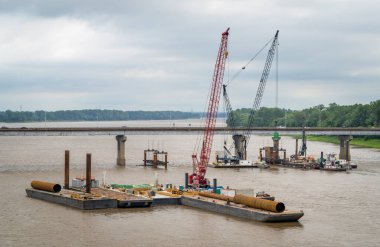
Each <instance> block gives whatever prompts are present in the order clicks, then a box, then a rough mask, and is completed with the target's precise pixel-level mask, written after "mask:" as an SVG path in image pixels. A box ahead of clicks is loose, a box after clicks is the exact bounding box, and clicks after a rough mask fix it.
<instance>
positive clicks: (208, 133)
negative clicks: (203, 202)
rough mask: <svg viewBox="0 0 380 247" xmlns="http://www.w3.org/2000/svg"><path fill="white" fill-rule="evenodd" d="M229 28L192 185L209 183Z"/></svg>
mask: <svg viewBox="0 0 380 247" xmlns="http://www.w3.org/2000/svg"><path fill="white" fill-rule="evenodd" d="M229 30H230V28H227V30H226V31H225V32H223V33H222V40H221V42H220V47H219V52H218V56H217V58H216V63H215V69H214V76H213V80H212V84H211V91H210V99H209V103H208V110H207V116H206V126H205V129H204V132H203V142H202V151H201V156H200V160H198V157H197V154H196V153H195V152H194V153H193V155H192V159H193V171H194V173H193V174H192V175H190V176H189V184H190V185H191V186H192V187H205V186H207V185H208V182H207V179H206V178H205V175H206V169H207V163H208V162H209V160H210V153H211V147H212V140H213V138H214V130H215V123H216V115H217V112H218V106H219V99H220V91H221V88H222V83H223V76H224V68H225V64H226V59H227V56H228V51H227V41H228V34H229V33H228V32H229Z"/></svg>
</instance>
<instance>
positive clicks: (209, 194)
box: [198, 192, 233, 201]
mask: <svg viewBox="0 0 380 247" xmlns="http://www.w3.org/2000/svg"><path fill="white" fill-rule="evenodd" d="M198 195H200V196H204V197H210V198H215V199H219V200H223V201H228V200H229V201H232V199H233V198H232V197H230V196H226V195H220V194H215V193H211V192H199V194H198Z"/></svg>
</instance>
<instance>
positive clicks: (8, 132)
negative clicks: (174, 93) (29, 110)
mask: <svg viewBox="0 0 380 247" xmlns="http://www.w3.org/2000/svg"><path fill="white" fill-rule="evenodd" d="M248 130H250V131H251V133H252V134H256V135H271V134H273V132H274V131H277V132H279V133H280V134H281V135H299V134H301V133H302V128H301V127H286V128H282V127H281V128H275V127H255V128H251V129H248V128H237V129H234V131H235V133H237V134H244V132H246V131H248ZM202 131H203V127H72V128H67V127H57V128H52V127H48V128H43V127H39V128H26V127H21V128H7V127H2V128H0V136H93V135H114V136H116V135H168V134H172V135H176V134H179V135H197V134H199V133H202ZM305 131H306V133H307V134H308V135H332V136H380V128H314V127H313V128H308V127H306V128H305ZM231 132H232V129H231V128H228V127H216V128H215V134H226V133H231Z"/></svg>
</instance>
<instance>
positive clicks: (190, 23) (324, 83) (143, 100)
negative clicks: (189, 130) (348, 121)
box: [0, 0, 380, 111]
mask: <svg viewBox="0 0 380 247" xmlns="http://www.w3.org/2000/svg"><path fill="white" fill-rule="evenodd" d="M379 9H380V2H379V1H376V0H373V1H370V0H360V1H359V0H352V1H349V0H347V1H345V0H326V1H325V0H316V1H313V0H308V1H305V0H294V1H283V0H265V1H259V0H257V1H253V0H251V1H248V0H240V1H233V0H191V1H190V0H188V1H180V0H160V1H144V0H137V1H130V0H128V1H112V0H111V1H110V0H108V1H93V0H87V1H86V0H81V1H77V0H75V1H74V0H72V1H70V0H65V1H58V0H57V1H50V0H46V1H33V0H28V1H17V0H9V1H5V0H4V1H0V110H7V109H10V110H20V109H22V110H66V109H99V108H100V109H120V110H181V111H203V110H204V106H205V103H206V100H207V94H208V90H209V87H210V83H211V80H212V74H213V70H214V65H215V60H216V55H217V51H218V48H219V44H220V38H221V33H222V32H223V31H224V30H225V29H226V28H227V27H230V28H231V30H230V36H229V44H228V46H229V59H228V62H227V66H226V72H225V80H228V78H231V77H232V75H234V74H235V73H236V72H237V71H238V70H239V68H241V67H242V66H243V65H244V64H245V63H246V62H247V61H248V60H249V59H250V58H251V57H252V56H253V55H254V54H255V53H256V52H257V51H258V50H259V49H260V48H261V47H262V46H263V45H264V44H265V43H266V42H267V41H268V40H270V38H271V37H273V35H274V34H275V32H276V30H277V29H278V30H280V34H279V43H280V46H279V58H278V59H279V62H278V78H279V81H278V84H279V98H278V106H279V107H281V108H290V109H303V108H306V107H311V106H315V105H318V104H325V105H328V104H329V103H333V102H336V103H338V104H354V103H369V102H371V101H374V100H377V99H379V98H380V97H379V95H380V93H379V92H380V81H379V78H380V19H379V14H378V12H379ZM267 51H268V48H267V49H265V50H264V51H263V52H262V53H261V54H260V56H259V57H258V58H257V59H255V60H254V62H253V63H251V64H250V65H249V66H248V68H247V69H246V70H244V71H243V72H242V73H241V74H240V76H239V77H237V78H236V79H235V80H234V81H233V83H231V84H230V85H229V87H228V88H229V94H230V99H231V104H232V107H233V108H234V109H235V108H241V107H251V106H252V103H253V100H254V97H255V95H256V90H257V86H258V82H259V81H260V77H261V72H262V70H263V67H264V62H265V59H266V56H267ZM275 72H276V67H275V63H274V64H273V66H272V70H271V74H270V77H269V79H268V83H267V87H266V89H265V93H264V98H263V101H262V106H267V107H274V106H275V84H276V80H275V78H276V76H275V75H276V73H275ZM221 107H222V100H221ZM221 107H220V109H221Z"/></svg>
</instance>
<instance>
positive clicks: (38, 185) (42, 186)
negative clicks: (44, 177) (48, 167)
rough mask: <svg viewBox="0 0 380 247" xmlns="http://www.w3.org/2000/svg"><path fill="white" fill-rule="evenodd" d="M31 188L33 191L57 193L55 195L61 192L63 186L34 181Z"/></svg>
mask: <svg viewBox="0 0 380 247" xmlns="http://www.w3.org/2000/svg"><path fill="white" fill-rule="evenodd" d="M31 186H32V188H33V189H36V190H44V191H50V192H55V193H57V192H60V191H61V185H59V184H55V183H49V182H44V181H37V180H33V181H32V183H31Z"/></svg>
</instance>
